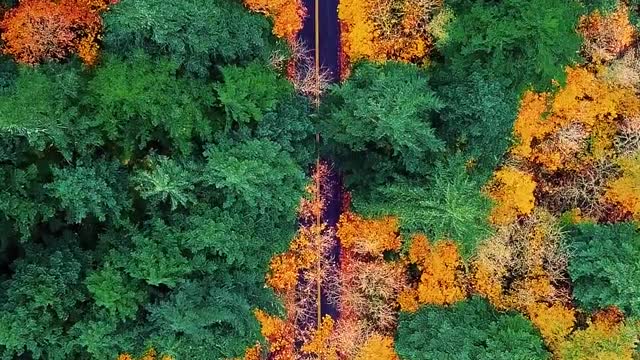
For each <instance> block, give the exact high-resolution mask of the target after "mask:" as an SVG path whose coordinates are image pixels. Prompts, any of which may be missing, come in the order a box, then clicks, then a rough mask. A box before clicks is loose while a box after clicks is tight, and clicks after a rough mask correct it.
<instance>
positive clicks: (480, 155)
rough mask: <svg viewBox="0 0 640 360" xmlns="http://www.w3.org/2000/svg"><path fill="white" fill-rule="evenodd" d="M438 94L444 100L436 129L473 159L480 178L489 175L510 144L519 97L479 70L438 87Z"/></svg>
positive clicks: (451, 144) (453, 146) (454, 147)
mask: <svg viewBox="0 0 640 360" xmlns="http://www.w3.org/2000/svg"><path fill="white" fill-rule="evenodd" d="M438 94H439V95H440V96H441V97H442V99H443V102H444V104H445V107H444V108H443V109H442V111H441V115H440V118H439V119H440V121H439V122H438V129H439V133H441V134H442V137H443V138H445V139H446V140H447V142H448V143H449V144H450V146H451V148H452V149H453V151H456V150H457V149H459V150H461V151H462V152H463V154H464V155H465V157H467V158H469V160H470V161H472V162H473V163H474V167H473V172H474V174H477V175H478V177H479V178H480V181H483V180H484V179H488V178H489V177H490V175H491V173H492V172H493V170H494V169H495V167H496V166H497V165H498V164H499V163H500V161H501V160H502V157H503V154H504V153H505V152H506V151H507V148H508V147H509V145H511V134H512V131H513V122H514V121H515V118H516V114H517V107H518V97H517V96H516V94H515V93H514V92H513V91H510V90H509V89H507V88H506V87H505V86H504V85H502V84H501V83H500V82H497V81H495V80H494V79H492V78H491V77H490V76H489V74H483V73H481V72H475V73H473V74H471V76H470V77H469V78H468V79H466V81H461V82H454V83H452V84H448V85H445V86H442V87H440V88H438Z"/></svg>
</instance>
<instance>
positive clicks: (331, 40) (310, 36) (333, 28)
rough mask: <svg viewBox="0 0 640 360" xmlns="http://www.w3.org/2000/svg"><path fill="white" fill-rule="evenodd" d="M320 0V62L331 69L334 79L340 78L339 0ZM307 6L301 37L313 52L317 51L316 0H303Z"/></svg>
mask: <svg viewBox="0 0 640 360" xmlns="http://www.w3.org/2000/svg"><path fill="white" fill-rule="evenodd" d="M318 1H319V11H318V15H319V20H320V21H319V23H320V31H319V32H320V64H321V66H322V67H323V68H326V69H328V70H330V72H331V75H332V78H333V80H334V81H336V80H338V79H339V78H340V76H339V75H340V74H339V71H340V66H339V49H340V25H339V24H338V0H318ZM303 2H304V5H305V6H306V8H307V14H308V15H307V18H306V19H305V22H304V26H303V27H302V31H300V33H299V35H298V36H299V37H300V38H301V39H302V40H303V41H304V42H305V44H306V45H307V47H308V48H309V49H310V50H311V53H312V54H313V52H314V51H315V30H314V18H315V0H303Z"/></svg>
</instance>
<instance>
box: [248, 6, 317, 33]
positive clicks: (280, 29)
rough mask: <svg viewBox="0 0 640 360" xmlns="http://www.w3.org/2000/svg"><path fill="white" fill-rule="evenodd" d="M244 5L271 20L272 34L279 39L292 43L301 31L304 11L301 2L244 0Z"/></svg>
mask: <svg viewBox="0 0 640 360" xmlns="http://www.w3.org/2000/svg"><path fill="white" fill-rule="evenodd" d="M244 4H245V5H246V6H247V7H248V8H249V9H251V10H252V11H256V12H260V13H263V14H265V15H267V16H269V17H271V18H273V21H274V25H273V34H274V35H276V36H277V37H279V38H284V39H287V40H290V41H293V40H294V39H295V36H296V35H297V34H298V32H299V31H300V29H302V21H303V19H304V17H305V15H306V9H305V8H304V5H303V4H302V1H301V0H275V1H274V0H244Z"/></svg>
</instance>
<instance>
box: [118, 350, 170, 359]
mask: <svg viewBox="0 0 640 360" xmlns="http://www.w3.org/2000/svg"><path fill="white" fill-rule="evenodd" d="M117 360H174V358H173V357H171V356H169V355H162V356H159V355H158V353H157V352H156V350H155V349H154V348H149V349H147V351H145V352H144V354H142V355H141V356H140V357H133V356H131V355H129V354H120V355H119V356H118V359H117Z"/></svg>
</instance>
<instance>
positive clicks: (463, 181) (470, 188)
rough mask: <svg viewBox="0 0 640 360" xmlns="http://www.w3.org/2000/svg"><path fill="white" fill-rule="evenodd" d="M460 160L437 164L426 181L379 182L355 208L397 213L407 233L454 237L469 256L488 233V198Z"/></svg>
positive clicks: (373, 214)
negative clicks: (365, 199)
mask: <svg viewBox="0 0 640 360" xmlns="http://www.w3.org/2000/svg"><path fill="white" fill-rule="evenodd" d="M460 160H461V158H457V159H453V160H451V161H450V162H448V163H446V164H442V163H441V164H438V165H437V166H436V167H435V168H434V173H433V175H431V176H430V177H429V179H428V180H429V181H427V182H425V181H408V180H403V181H398V182H395V183H393V184H390V185H383V186H380V187H379V188H377V189H376V190H375V191H374V192H373V195H372V199H371V200H369V201H357V202H356V203H355V204H354V205H355V208H356V210H357V211H359V212H364V213H368V214H369V215H372V216H382V215H388V214H391V215H395V216H398V217H399V218H400V226H401V228H402V230H403V231H404V232H406V233H407V234H413V233H423V234H426V235H428V236H430V237H431V238H432V239H434V240H440V239H451V240H454V241H456V242H458V243H459V244H460V249H461V252H462V254H463V255H464V256H465V257H469V256H471V255H472V254H473V251H474V250H475V248H476V245H477V244H478V243H479V242H480V241H481V240H483V239H485V238H486V237H488V236H489V234H490V226H489V224H488V220H487V219H488V216H489V211H490V210H491V202H490V201H489V199H488V198H487V197H485V196H484V195H483V194H482V192H481V189H480V188H481V186H482V184H479V183H477V182H476V181H475V180H474V179H473V178H471V177H470V176H469V175H468V174H467V171H466V169H465V167H464V163H461V162H460ZM462 160H463V159H462Z"/></svg>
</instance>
